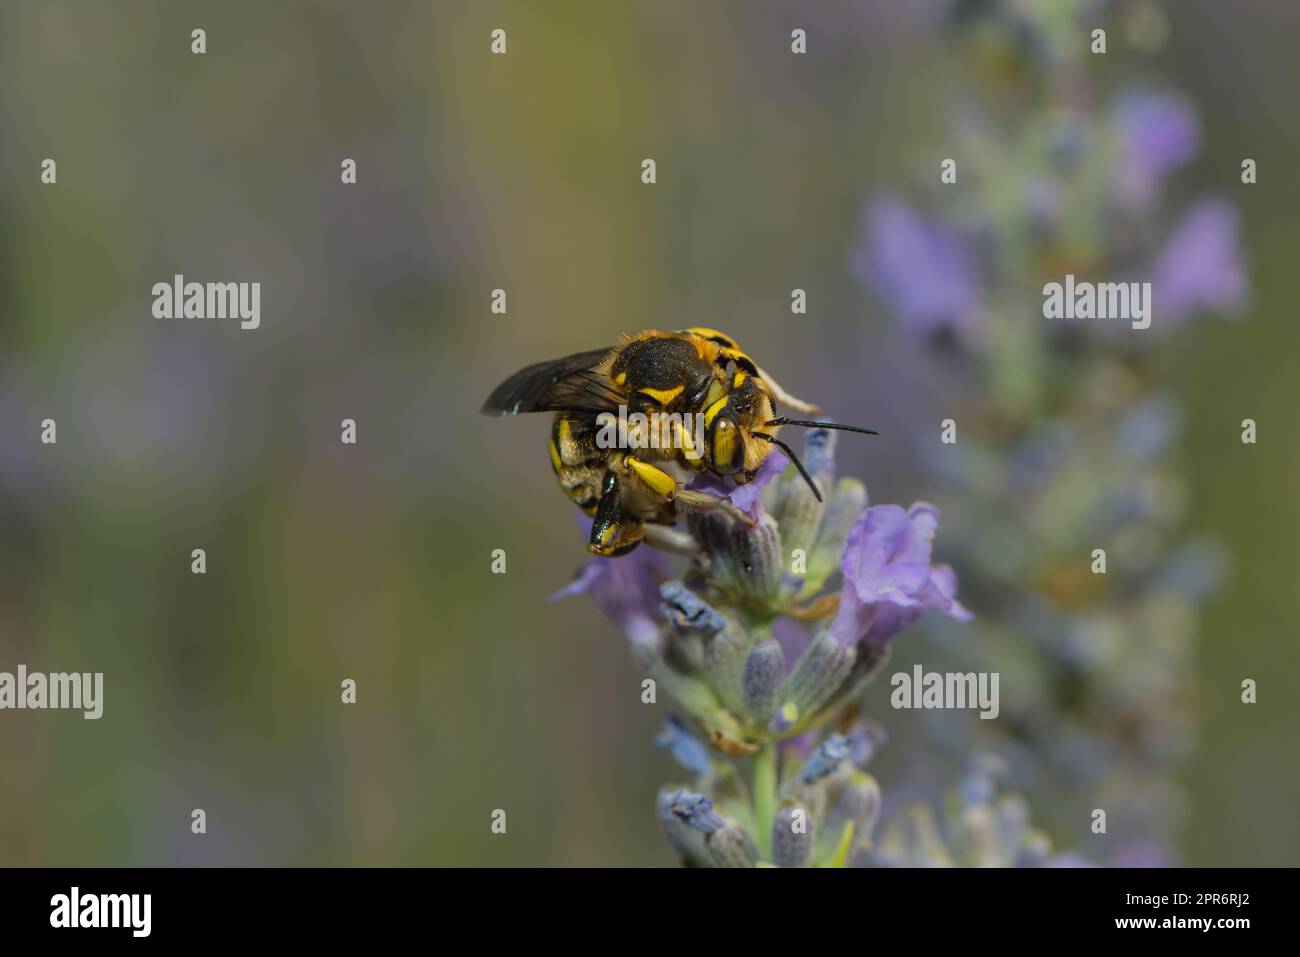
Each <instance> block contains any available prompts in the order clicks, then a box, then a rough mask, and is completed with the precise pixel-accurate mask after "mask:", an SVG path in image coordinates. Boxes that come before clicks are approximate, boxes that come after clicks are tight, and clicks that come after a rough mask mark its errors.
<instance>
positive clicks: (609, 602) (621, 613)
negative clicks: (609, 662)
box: [550, 547, 670, 644]
mask: <svg viewBox="0 0 1300 957" xmlns="http://www.w3.org/2000/svg"><path fill="white" fill-rule="evenodd" d="M669 577H670V575H669V570H668V567H667V565H666V564H665V563H664V561H663V558H662V557H661V555H660V554H659V553H658V552H656V551H655V550H654V549H653V548H644V547H643V548H637V549H634V550H633V551H631V552H629V553H628V554H626V555H622V556H619V557H618V558H596V559H593V560H592V561H589V562H587V564H586V565H584V566H583V567H582V570H581V571H579V572H578V575H577V577H576V578H574V580H573V581H572V582H570V583H569V584H568V585H566V586H565V587H563V588H561V589H560V590H559V591H557V592H556V593H555V594H553V595H552V596H551V598H550V600H551V601H559V600H560V599H562V598H570V597H572V596H574V595H590V596H591V598H592V600H593V601H594V602H595V603H596V605H597V607H598V608H600V610H601V611H603V612H604V613H605V616H606V617H607V618H609V620H610V621H612V622H614V624H616V625H618V626H619V627H620V628H622V629H623V632H624V633H625V634H626V635H627V636H628V638H630V639H631V640H632V641H633V643H634V644H642V643H647V642H652V641H654V640H655V639H656V638H657V637H658V635H659V624H658V621H657V619H658V616H659V609H660V608H661V607H662V606H663V598H662V597H661V596H660V594H659V583H660V582H661V581H664V580H665V579H667V578H669Z"/></svg>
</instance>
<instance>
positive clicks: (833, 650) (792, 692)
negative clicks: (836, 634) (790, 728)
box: [784, 628, 856, 715]
mask: <svg viewBox="0 0 1300 957" xmlns="http://www.w3.org/2000/svg"><path fill="white" fill-rule="evenodd" d="M855 656H856V652H855V651H854V649H853V648H844V647H841V646H840V644H839V643H838V642H837V641H836V640H835V639H834V638H832V637H831V635H830V630H829V629H827V628H823V629H821V630H820V631H819V632H818V633H817V634H816V635H814V636H813V639H812V641H811V642H810V643H809V645H808V650H807V651H805V652H804V654H803V657H802V658H800V659H799V663H798V665H796V666H795V669H794V672H793V673H792V674H791V675H790V680H789V681H788V682H787V683H786V687H785V689H784V694H785V697H786V698H787V699H788V700H790V701H792V702H793V703H794V705H795V707H797V708H798V709H799V713H800V714H803V715H811V714H814V713H816V712H817V711H818V710H819V709H820V708H821V707H822V705H823V704H825V703H826V702H827V701H829V700H830V698H831V697H832V696H833V695H834V694H835V692H836V691H838V690H839V689H840V687H841V686H842V685H843V684H844V681H845V679H846V678H848V676H849V673H850V671H852V669H853V661H854V658H855Z"/></svg>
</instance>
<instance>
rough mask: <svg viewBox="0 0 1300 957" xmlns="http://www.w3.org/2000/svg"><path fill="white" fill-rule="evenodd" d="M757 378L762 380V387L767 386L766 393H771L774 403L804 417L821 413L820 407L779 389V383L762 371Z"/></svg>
mask: <svg viewBox="0 0 1300 957" xmlns="http://www.w3.org/2000/svg"><path fill="white" fill-rule="evenodd" d="M755 368H757V367H755ZM758 377H759V378H760V379H762V380H763V385H765V386H767V391H768V392H770V393H771V395H772V398H774V399H776V401H777V402H779V403H781V404H782V405H786V406H789V407H790V408H792V409H794V410H795V411H796V412H803V413H804V414H806V415H811V414H812V413H814V412H819V411H821V406H819V405H813V403H811V402H805V401H804V400H803V399H796V398H795V397H794V396H792V395H791V394H790V393H789V392H786V391H785V389H783V388H781V384H780V383H779V382H777V381H776V380H775V379H773V378H772V377H771V376H770V375H768V374H767V373H766V372H764V371H763V370H762V369H759V370H758Z"/></svg>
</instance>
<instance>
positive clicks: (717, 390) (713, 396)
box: [704, 379, 727, 409]
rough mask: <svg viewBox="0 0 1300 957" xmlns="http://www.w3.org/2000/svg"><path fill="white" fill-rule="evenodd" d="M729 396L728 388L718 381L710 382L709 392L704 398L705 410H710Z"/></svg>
mask: <svg viewBox="0 0 1300 957" xmlns="http://www.w3.org/2000/svg"><path fill="white" fill-rule="evenodd" d="M726 394H727V387H726V386H724V385H723V384H722V382H721V381H720V380H718V379H713V380H712V381H711V382H709V391H708V392H707V393H706V394H705V396H704V408H706V409H707V408H708V407H709V406H711V405H713V403H715V402H717V401H718V400H719V399H721V398H722V397H723V396H724V395H726Z"/></svg>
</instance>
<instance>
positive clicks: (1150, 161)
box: [1115, 90, 1200, 206]
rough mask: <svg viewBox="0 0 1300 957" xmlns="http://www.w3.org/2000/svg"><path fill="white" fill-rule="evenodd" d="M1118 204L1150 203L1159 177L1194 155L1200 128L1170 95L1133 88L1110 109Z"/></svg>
mask: <svg viewBox="0 0 1300 957" xmlns="http://www.w3.org/2000/svg"><path fill="white" fill-rule="evenodd" d="M1115 125H1116V127H1117V130H1118V135H1119V150H1120V156H1119V169H1120V172H1119V183H1118V189H1119V194H1120V199H1121V201H1123V202H1125V203H1136V204H1140V205H1144V206H1145V205H1148V204H1150V203H1151V202H1152V201H1153V200H1154V199H1155V198H1156V196H1157V194H1158V192H1159V189H1160V184H1161V181H1162V180H1163V178H1164V177H1165V176H1166V175H1168V174H1169V173H1171V172H1173V171H1174V170H1176V169H1178V167H1180V166H1183V165H1184V164H1186V163H1188V162H1189V161H1190V160H1191V159H1192V157H1193V156H1195V155H1196V150H1197V147H1198V146H1199V145H1200V125H1199V124H1198V123H1197V121H1196V113H1195V112H1194V111H1193V110H1192V107H1191V104H1190V103H1188V102H1187V101H1186V100H1184V99H1183V98H1182V97H1181V96H1178V95H1177V94H1174V93H1163V92H1159V91H1155V90H1139V91H1136V92H1133V93H1129V94H1127V95H1126V96H1124V97H1123V98H1122V99H1120V101H1119V103H1118V104H1117V105H1116V107H1115Z"/></svg>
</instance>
